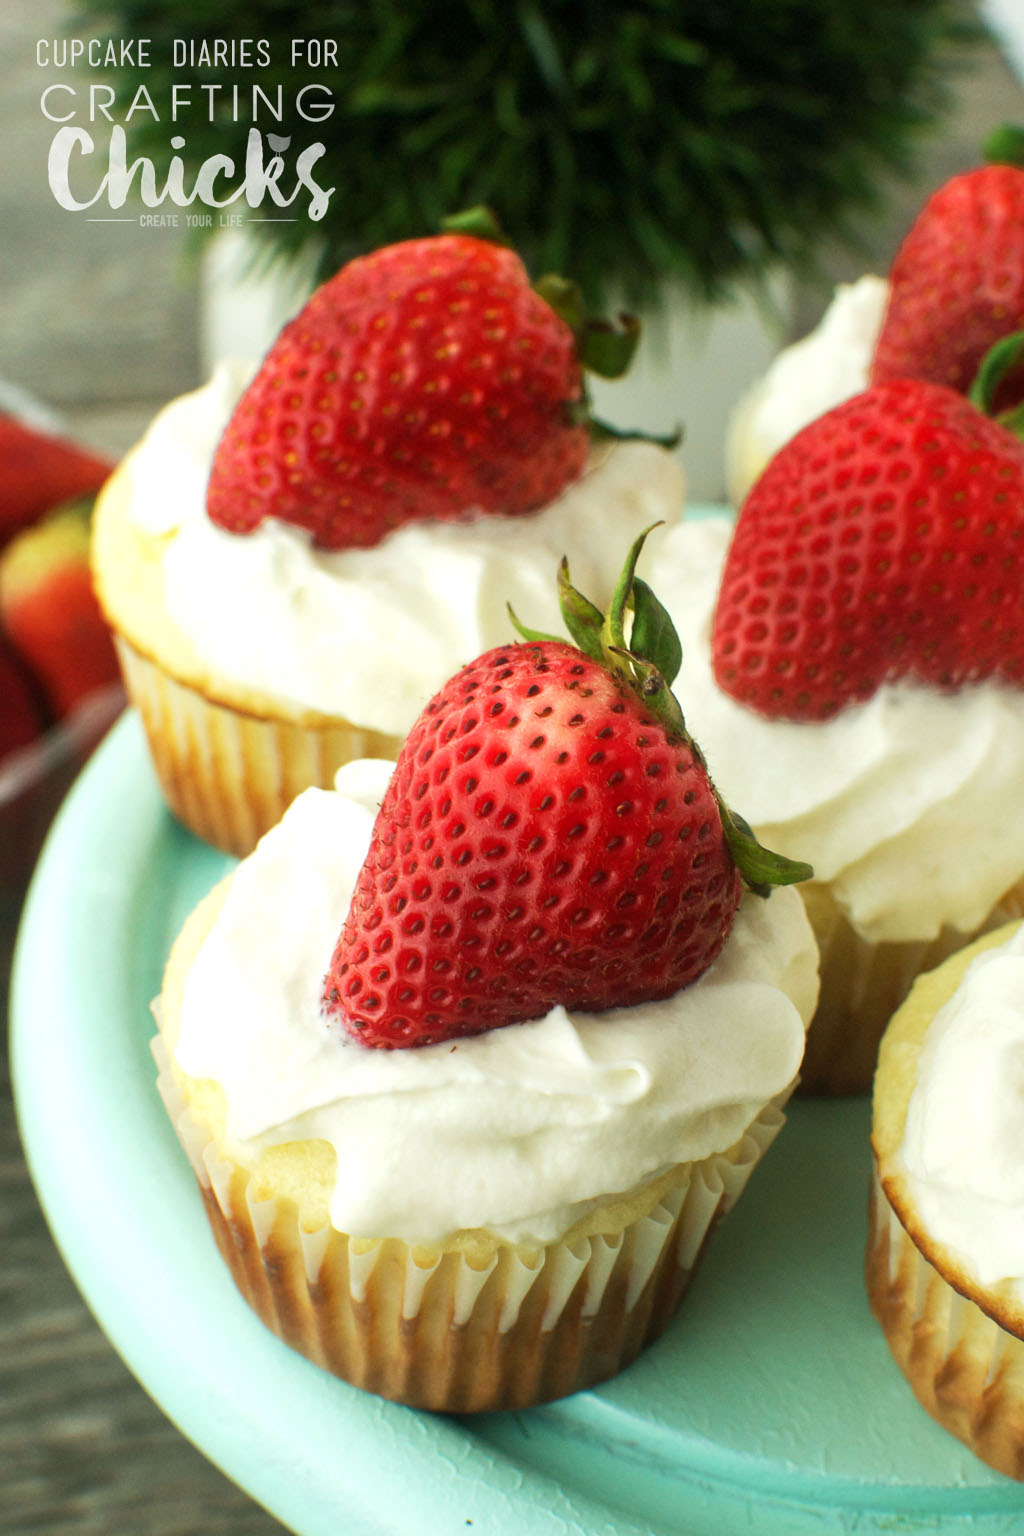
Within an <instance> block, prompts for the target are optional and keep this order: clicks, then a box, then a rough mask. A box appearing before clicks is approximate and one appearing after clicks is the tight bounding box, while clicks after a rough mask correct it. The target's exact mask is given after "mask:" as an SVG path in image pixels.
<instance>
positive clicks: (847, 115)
mask: <svg viewBox="0 0 1024 1536" xmlns="http://www.w3.org/2000/svg"><path fill="white" fill-rule="evenodd" d="M74 3H75V9H76V14H75V19H74V22H73V23H72V24H71V25H72V26H73V27H77V29H78V30H79V32H81V28H82V25H83V18H84V20H85V23H86V24H87V25H88V26H89V27H90V28H91V30H92V31H93V32H95V33H96V34H98V35H100V36H104V37H146V38H149V39H151V50H150V56H151V59H152V61H153V62H152V65H151V67H149V68H146V69H138V70H136V71H135V72H134V73H132V72H131V71H130V70H121V71H118V73H117V74H116V76H114V77H112V78H113V80H114V83H115V84H116V85H117V89H118V98H119V102H126V101H128V100H130V97H131V93H132V91H133V89H134V88H135V86H136V85H145V86H146V88H147V89H148V91H149V92H150V94H151V96H152V97H153V99H154V100H155V101H156V102H157V103H158V104H161V103H163V102H166V101H168V100H169V94H170V85H171V83H172V82H173V81H177V82H179V83H185V84H187V83H189V82H191V83H192V85H193V95H194V98H195V99H196V100H199V99H203V100H205V98H202V97H201V96H200V92H199V87H200V86H201V85H203V84H210V83H214V82H221V83H223V84H224V85H225V86H226V87H229V86H231V85H232V84H235V83H238V84H240V85H242V86H243V87H245V89H243V90H242V92H241V97H242V101H243V105H244V104H245V102H246V98H247V96H248V85H249V84H250V83H251V82H253V81H255V82H258V83H259V84H260V85H262V86H263V87H264V88H265V89H269V88H272V87H274V86H276V85H277V84H278V83H279V82H280V83H281V84H282V85H283V86H284V87H285V91H284V95H285V101H286V105H287V107H288V110H289V111H291V103H292V102H293V101H294V96H295V92H296V90H297V89H298V88H299V87H300V86H301V85H302V84H303V83H305V82H306V81H316V82H318V83H319V84H321V85H326V86H329V87H330V88H331V89H332V91H333V92H334V94H335V101H336V107H335V111H334V115H333V116H332V117H331V118H330V119H328V120H327V121H326V122H321V123H315V124H313V123H308V122H303V121H302V120H301V119H300V118H298V117H297V116H295V115H294V114H292V115H291V116H290V118H289V119H288V120H286V121H285V122H284V123H283V124H280V125H279V124H275V123H273V122H270V123H267V122H260V123H258V124H257V126H259V127H262V128H263V129H264V131H265V132H266V131H270V132H273V133H279V134H282V133H283V134H291V135H293V144H294V145H296V146H298V145H302V144H308V143H311V142H313V141H321V142H323V143H324V144H325V145H326V146H327V154H326V157H325V159H324V160H323V161H321V163H320V168H319V170H318V172H317V176H318V179H319V180H322V181H323V182H324V183H325V184H326V185H327V186H334V187H335V189H336V190H335V192H334V194H333V197H332V198H331V203H330V207H329V210H328V213H327V215H326V217H325V219H324V220H323V222H322V223H320V224H317V225H314V224H312V223H311V222H310V221H309V219H308V218H305V217H303V218H300V219H299V220H298V221H297V222H295V223H290V224H289V223H278V224H268V225H253V226H252V230H253V233H254V234H257V235H262V237H263V238H264V239H265V240H266V241H267V242H269V245H268V249H269V251H270V253H271V254H273V255H275V256H288V255H290V254H295V253H296V252H297V251H298V250H300V249H306V248H307V247H308V245H309V242H310V241H323V250H322V259H321V263H320V272H321V274H322V275H324V274H326V273H328V272H332V271H334V270H335V269H336V268H337V267H338V265H340V263H341V262H342V261H343V260H346V259H348V258H349V257H350V256H352V255H354V254H356V253H357V252H358V251H361V250H366V249H369V248H372V247H374V246H376V245H379V244H383V243H386V242H388V241H391V240H396V239H402V238H405V237H408V236H412V235H419V234H423V233H426V232H429V231H432V230H433V229H435V228H436V227H437V225H438V223H439V221H440V219H441V218H442V217H443V216H444V215H445V214H448V213H450V212H452V211H454V210H456V209H459V208H462V207H466V206H469V205H471V204H475V203H488V204H490V205H491V206H492V207H493V208H494V209H495V210H496V212H497V214H498V215H499V217H500V220H501V222H502V224H503V226H504V228H505V230H506V231H507V233H508V235H509V238H510V239H511V241H512V242H513V243H514V244H515V245H516V246H517V248H518V249H519V250H520V251H521V252H522V253H523V255H524V258H525V259H526V261H527V264H528V266H529V268H530V270H531V272H532V273H534V275H538V274H539V273H541V272H546V271H561V272H565V273H569V274H571V275H572V276H574V277H575V278H576V279H577V280H578V281H579V282H580V283H581V285H582V287H583V289H584V291H585V292H586V294H587V295H588V297H589V298H590V299H591V300H592V301H593V302H599V301H600V300H601V298H602V297H603V296H604V295H606V294H607V292H608V290H609V288H613V289H615V290H618V291H621V292H624V294H625V296H626V298H627V299H628V301H630V302H632V303H638V302H643V301H645V300H650V299H651V298H652V296H654V295H655V294H656V292H657V290H658V288H659V286H660V282H661V280H662V279H663V278H665V277H672V278H675V279H677V280H679V281H680V282H681V283H682V285H683V286H684V288H685V289H686V290H687V291H688V292H689V294H690V295H691V297H692V298H694V299H695V300H697V301H707V300H713V299H716V298H720V297H722V296H723V295H724V294H726V293H728V292H729V291H730V290H733V289H735V288H736V287H737V286H738V285H740V284H744V283H747V282H750V281H751V280H756V279H758V278H759V277H761V276H763V274H764V273H765V271H766V270H767V269H768V268H769V267H771V266H772V265H774V264H775V263H777V262H784V263H786V264H787V265H789V266H792V267H794V268H796V269H798V270H801V269H802V270H805V271H806V270H809V269H813V264H814V254H815V250H816V249H817V248H819V247H820V245H821V242H822V241H823V239H825V238H827V237H837V238H839V239H841V240H843V241H845V242H849V241H850V240H851V239H853V238H855V236H856V232H857V228H858V224H859V223H860V222H861V221H862V219H863V216H864V214H865V213H866V212H867V211H869V210H871V209H873V208H876V207H877V206H878V192H877V188H878V186H879V183H880V181H881V180H882V179H883V178H884V177H886V176H888V175H890V174H906V173H908V172H909V171H910V170H911V169H912V167H913V160H914V153H915V150H916V148H917V145H918V143H919V141H920V139H921V137H922V132H923V130H924V129H926V128H927V127H929V126H930V125H933V124H934V123H935V122H936V121H937V120H938V119H939V117H940V116H941V113H942V111H943V109H944V107H945V106H946V105H947V92H948V85H949V78H950V71H951V67H952V66H953V65H955V64H956V63H957V62H958V61H960V62H962V59H963V50H964V47H965V45H966V44H967V43H968V42H969V41H970V40H971V39H972V38H976V37H977V35H978V32H977V29H976V27H975V26H974V25H973V24H972V23H971V22H970V21H968V20H965V12H964V6H963V5H962V4H960V3H958V0H856V3H852V0H628V3H621V4H617V3H614V0H518V3H517V0H439V3H431V0H305V3H303V4H302V5H295V4H292V3H283V0H223V3H221V4H218V5H217V6H215V7H213V6H210V5H209V4H207V3H205V0H160V3H152V0H121V3H119V4H115V5H106V4H100V5H97V4H89V3H85V0H74ZM203 36H206V37H208V38H213V37H220V38H231V37H248V38H265V39H267V40H268V41H269V43H270V45H271V52H272V64H271V67H270V68H268V69H265V70H259V71H251V72H250V71H246V70H241V69H231V68H225V69H220V70H218V69H203V70H201V71H195V72H191V71H190V70H189V69H187V68H185V69H182V68H175V67H173V66H172V62H171V40H172V39H174V38H190V37H192V38H200V37H203ZM295 36H299V37H306V38H330V39H333V40H334V41H335V42H336V44H337V51H338V58H339V67H338V68H337V69H330V70H325V69H322V68H321V69H316V70H314V69H303V68H297V69H292V67H291V64H290V57H289V40H290V39H291V38H292V37H295ZM222 94H223V95H224V96H225V97H226V96H227V95H228V92H227V91H225V92H223V93H222ZM250 126H251V124H250V122H249V121H248V120H247V119H245V118H243V120H242V121H239V122H237V123H236V122H233V121H231V119H230V116H228V115H225V113H223V112H221V113H220V114H219V115H218V116H217V117H215V120H214V121H213V122H210V121H208V120H207V117H206V115H205V111H204V112H203V113H200V112H198V111H196V112H193V113H192V114H191V115H190V116H189V117H188V118H187V119H185V120H182V121H180V122H179V124H178V125H176V126H175V125H171V124H170V123H169V122H168V121H167V120H166V118H165V119H164V120H163V121H161V122H159V123H153V122H152V120H151V119H150V118H148V117H147V116H146V115H145V114H140V115H139V116H137V117H135V118H133V121H132V123H131V124H130V125H128V132H129V139H130V145H131V149H132V152H133V153H135V154H145V155H148V156H149V157H150V158H152V159H153V160H154V161H155V162H156V164H157V166H158V167H164V166H166V164H167V163H168V161H169V159H170V156H171V154H172V150H171V149H170V148H169V140H170V137H171V134H172V133H174V132H178V133H183V134H185V135H186V137H187V146H186V148H185V149H184V150H182V151H181V154H182V156H183V158H184V160H185V162H186V166H187V167H188V168H189V169H190V171H191V172H192V173H193V174H194V173H195V171H196V169H198V166H199V165H200V164H201V162H202V161H203V160H204V159H205V158H206V157H208V156H209V155H212V154H228V155H230V156H232V158H233V159H235V161H236V163H238V162H240V161H242V160H243V159H244V150H245V141H246V135H247V132H248V129H249V127H250Z"/></svg>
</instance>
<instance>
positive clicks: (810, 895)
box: [800, 880, 1024, 1095]
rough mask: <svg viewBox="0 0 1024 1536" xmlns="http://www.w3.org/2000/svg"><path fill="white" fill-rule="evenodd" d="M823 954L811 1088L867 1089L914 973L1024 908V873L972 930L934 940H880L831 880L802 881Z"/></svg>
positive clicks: (808, 1063) (810, 1055) (806, 1069)
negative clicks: (851, 914) (852, 915)
mask: <svg viewBox="0 0 1024 1536" xmlns="http://www.w3.org/2000/svg"><path fill="white" fill-rule="evenodd" d="M800 893H801V895H802V896H803V899H804V905H805V907H806V909H807V915H808V917H809V919H810V922H811V927H812V928H813V929H814V936H815V938H816V939H817V941H818V949H819V953H820V957H821V958H820V973H819V974H820V978H821V990H820V992H819V994H818V1006H817V1010H816V1012H815V1015H814V1019H813V1021H812V1023H811V1027H810V1030H809V1031H808V1035H807V1049H806V1052H805V1053H804V1061H803V1066H802V1067H801V1069H800V1091H801V1092H802V1093H805V1094H823V1095H824V1094H832V1095H838V1094H849V1093H866V1092H868V1090H869V1089H870V1087H871V1081H872V1078H873V1076H874V1071H875V1063H876V1060H877V1057H878V1046H879V1043H880V1041H881V1038H882V1035H883V1034H884V1033H885V1029H886V1025H887V1024H888V1022H889V1020H890V1018H891V1017H892V1015H893V1014H894V1013H895V1011H896V1009H897V1008H898V1007H899V1005H900V1003H902V1001H903V999H904V998H905V997H906V995H907V993H908V992H909V991H910V988H911V986H912V985H913V983H914V981H915V980H916V978H917V977H918V976H919V975H921V974H922V973H923V972H924V971H930V970H932V969H934V967H935V966H937V965H939V964H940V963H941V962H942V961H943V960H945V959H946V958H947V957H948V956H949V955H951V954H953V953H955V951H956V950H958V949H962V948H963V946H964V945H965V944H968V943H970V941H971V940H972V939H975V938H977V937H978V936H979V935H981V934H983V933H989V932H991V931H992V930H993V929H995V928H998V927H1000V926H1001V925H1002V924H1003V923H1005V922H1008V921H1009V920H1010V919H1011V918H1014V917H1020V916H1022V915H1024V880H1022V881H1021V882H1020V883H1019V884H1017V885H1015V886H1013V887H1011V889H1010V890H1009V891H1007V892H1006V894H1005V895H1004V896H1002V897H1001V898H1000V900H999V901H998V902H997V903H996V905H995V906H994V907H993V908H992V911H991V912H990V913H989V915H988V916H987V917H986V919H985V921H984V922H983V923H982V924H981V925H980V926H979V927H978V928H977V929H976V930H975V931H974V932H973V933H966V934H965V933H961V932H960V931H959V930H958V929H956V928H943V930H942V931H941V933H940V934H939V935H938V937H937V938H935V939H928V940H922V941H920V942H917V941H904V942H899V943H886V942H881V943H874V942H872V941H870V940H868V939H865V938H863V937H862V936H861V935H860V934H859V933H858V932H857V931H856V929H855V928H853V926H852V925H851V923H850V922H849V920H848V918H847V917H846V915H845V913H844V912H843V910H842V908H841V907H840V906H839V905H838V903H837V902H836V901H835V899H834V897H833V896H832V893H831V891H830V890H829V889H828V887H826V886H823V885H818V884H815V883H813V882H811V883H808V884H807V885H805V886H802V887H800Z"/></svg>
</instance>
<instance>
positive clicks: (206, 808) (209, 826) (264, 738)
mask: <svg viewBox="0 0 1024 1536" xmlns="http://www.w3.org/2000/svg"><path fill="white" fill-rule="evenodd" d="M114 638H115V644H116V646H117V653H118V657H119V659H120V663H121V670H122V673H123V676H124V680H125V687H126V689H127V692H128V696H129V698H130V700H131V702H132V703H133V704H134V705H135V706H136V708H137V709H138V711H139V714H140V716H141V718H142V723H143V726H144V727H145V731H146V737H147V740H148V742H149V749H150V753H151V755H152V758H153V763H154V766H155V768H156V773H157V777H158V779H159V781H160V785H161V788H162V790H163V793H164V796H165V798H166V800H167V803H168V805H169V806H170V808H171V810H172V811H173V812H174V814H175V815H176V816H177V817H178V818H179V819H180V820H181V821H183V822H184V824H185V825H186V826H187V827H188V828H189V829H190V830H191V831H192V832H194V833H195V834H196V836H197V837H200V838H202V839H203V840H204V842H208V843H213V844H214V845H215V846H217V847H218V848H223V849H224V850H225V851H226V852H228V853H234V854H238V855H239V856H242V855H244V854H246V853H249V852H250V851H251V850H252V849H253V848H254V847H255V845H256V843H257V842H258V840H259V838H260V837H261V836H262V835H263V833H264V832H266V831H267V830H268V829H269V828H270V827H272V826H274V825H275V824H276V823H277V822H278V821H280V819H281V817H282V816H283V814H284V812H285V811H286V810H287V808H288V806H289V805H290V804H291V802H292V801H293V800H294V799H295V797H296V795H298V794H300V793H301V791H302V790H304V789H308V788H310V787H311V786H316V787H319V788H321V789H330V788H331V787H332V785H333V783H334V775H335V774H336V773H337V771H338V769H339V768H340V767H341V766H342V764H343V763H347V762H350V761H352V760H353V759H354V758H359V757H384V758H395V757H397V755H398V751H399V748H400V746H401V741H400V738H398V737H395V736H386V735H383V734H381V733H380V732H378V731H370V730H364V729H362V728H361V727H359V726H355V725H352V724H350V723H349V722H348V721H345V720H327V719H322V718H320V717H316V718H315V719H312V720H311V721H303V720H289V719H287V718H285V717H284V716H275V715H273V714H272V713H271V712H270V711H269V710H268V713H267V714H265V715H261V714H257V713H254V712H252V713H250V712H247V711H245V710H242V709H237V708H233V707H231V706H230V705H227V704H223V703H219V702H216V701H214V700H213V699H211V698H208V697H207V696H206V694H204V693H203V692H202V691H201V690H199V689H198V688H193V687H191V686H189V685H188V684H186V683H183V682H180V681H179V680H178V679H176V678H174V677H172V676H171V674H170V673H168V672H166V671H164V670H163V668H161V667H160V666H159V665H158V664H157V663H156V662H154V661H152V660H150V659H149V658H148V657H146V656H144V655H143V654H142V653H141V652H140V651H138V650H136V649H135V647H134V646H133V645H131V644H130V643H129V642H128V641H127V640H126V639H125V638H124V637H123V636H121V635H117V634H115V637H114Z"/></svg>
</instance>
